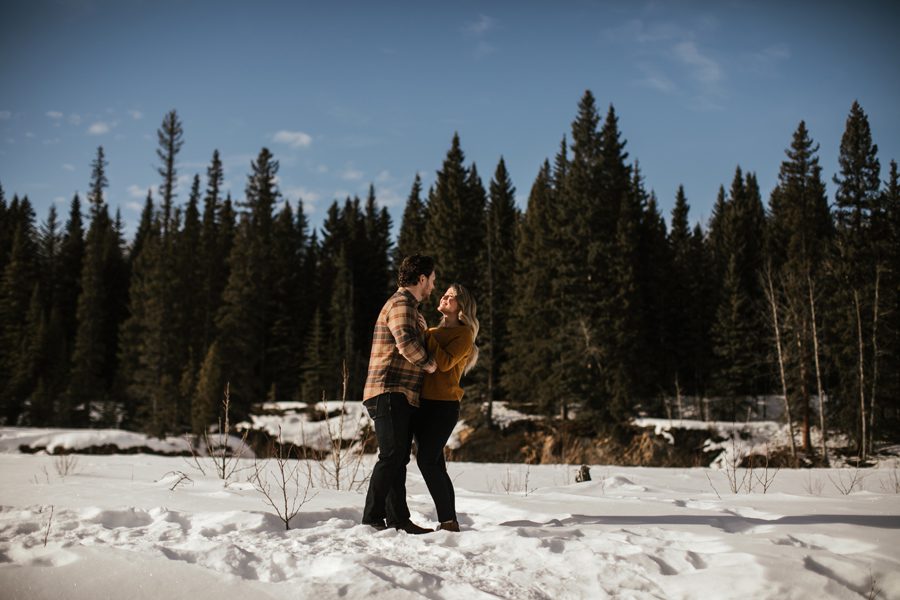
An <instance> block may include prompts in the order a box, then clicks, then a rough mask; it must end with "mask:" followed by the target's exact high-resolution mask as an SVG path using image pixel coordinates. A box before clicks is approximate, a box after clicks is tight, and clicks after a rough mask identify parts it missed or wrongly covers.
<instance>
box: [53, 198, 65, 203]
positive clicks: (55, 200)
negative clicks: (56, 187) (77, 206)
mask: <svg viewBox="0 0 900 600" xmlns="http://www.w3.org/2000/svg"><path fill="white" fill-rule="evenodd" d="M53 201H54V202H56V203H57V204H65V203H66V199H65V198H63V197H62V196H56V197H55V198H53Z"/></svg>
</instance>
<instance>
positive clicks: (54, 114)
mask: <svg viewBox="0 0 900 600" xmlns="http://www.w3.org/2000/svg"><path fill="white" fill-rule="evenodd" d="M47 116H48V117H50V118H51V119H53V120H54V121H58V120H60V119H62V118H63V117H64V116H65V115H63V114H62V113H61V112H59V111H58V110H48V111H47Z"/></svg>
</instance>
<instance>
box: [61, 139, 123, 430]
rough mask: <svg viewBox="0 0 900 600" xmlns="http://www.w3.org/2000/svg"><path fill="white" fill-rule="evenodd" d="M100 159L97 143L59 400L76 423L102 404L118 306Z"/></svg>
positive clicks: (114, 248) (114, 249)
mask: <svg viewBox="0 0 900 600" xmlns="http://www.w3.org/2000/svg"><path fill="white" fill-rule="evenodd" d="M106 165H107V162H106V159H105V157H104V154H103V147H102V146H101V147H99V148H98V149H97V157H96V158H95V160H94V162H93V163H92V165H91V167H92V168H91V172H92V175H91V185H90V192H89V193H88V200H89V202H90V207H91V224H90V227H89V228H88V232H87V237H86V239H85V253H84V264H83V267H82V271H81V294H80V295H79V297H78V309H77V313H76V318H77V321H78V330H77V332H76V336H75V345H74V350H73V355H72V372H71V377H70V380H69V386H68V390H67V399H66V402H65V407H66V409H65V410H66V413H67V414H66V420H67V422H71V423H72V424H77V425H87V424H89V423H90V422H91V419H92V415H94V414H95V413H94V411H93V409H94V408H99V407H102V406H106V404H107V402H108V401H109V392H110V386H111V383H112V379H113V377H114V375H115V372H116V354H115V353H116V349H117V340H116V336H117V328H118V323H117V318H118V317H119V315H121V313H122V309H121V308H120V307H118V306H116V305H115V304H114V302H115V301H116V299H117V296H118V294H117V293H116V292H117V285H116V282H115V281H114V280H113V279H112V277H118V276H119V275H120V273H119V272H118V268H117V263H118V261H119V260H120V258H121V257H120V256H119V252H120V242H119V238H118V235H117V233H116V231H115V229H114V227H113V222H112V220H111V219H110V217H109V209H108V207H107V204H106V201H105V199H104V192H103V190H104V189H105V188H106V187H107V185H108V182H107V179H106ZM70 412H71V414H69V413H70Z"/></svg>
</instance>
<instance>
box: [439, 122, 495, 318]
mask: <svg viewBox="0 0 900 600" xmlns="http://www.w3.org/2000/svg"><path fill="white" fill-rule="evenodd" d="M464 161H465V155H464V154H463V151H462V148H461V147H460V141H459V135H458V134H454V135H453V141H452V143H451V146H450V150H449V151H448V152H447V156H446V158H445V159H444V162H443V165H442V168H441V170H440V171H438V172H437V178H436V180H435V185H434V188H433V191H432V193H431V195H430V197H429V199H428V222H427V223H426V226H425V239H426V240H427V243H428V244H429V248H428V254H430V255H431V256H433V257H434V260H435V264H436V266H435V270H436V271H437V277H438V281H439V282H438V283H437V286H438V287H439V288H440V287H444V286H445V285H448V284H450V283H452V282H459V283H461V284H463V285H465V286H466V287H467V288H468V289H469V290H470V291H471V292H472V294H473V295H474V296H475V298H476V302H477V301H480V300H481V298H482V294H481V291H482V286H481V283H482V282H481V279H482V277H481V271H480V269H479V264H481V263H480V261H481V259H482V257H483V256H484V247H485V244H484V231H485V228H484V211H485V205H486V193H485V191H484V186H483V185H482V183H481V179H480V177H479V176H478V172H477V170H476V169H475V168H474V166H473V167H472V168H471V169H467V168H466V167H465V166H464V164H463V163H464ZM428 312H429V313H430V312H431V311H428Z"/></svg>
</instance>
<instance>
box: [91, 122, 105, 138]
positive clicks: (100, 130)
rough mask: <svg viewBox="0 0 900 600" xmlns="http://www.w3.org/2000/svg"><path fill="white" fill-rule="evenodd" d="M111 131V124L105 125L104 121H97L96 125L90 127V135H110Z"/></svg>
mask: <svg viewBox="0 0 900 600" xmlns="http://www.w3.org/2000/svg"><path fill="white" fill-rule="evenodd" d="M109 130H110V125H109V123H105V122H103V121H97V122H96V123H93V124H91V126H90V127H88V133H89V134H91V135H104V134H107V133H109Z"/></svg>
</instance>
